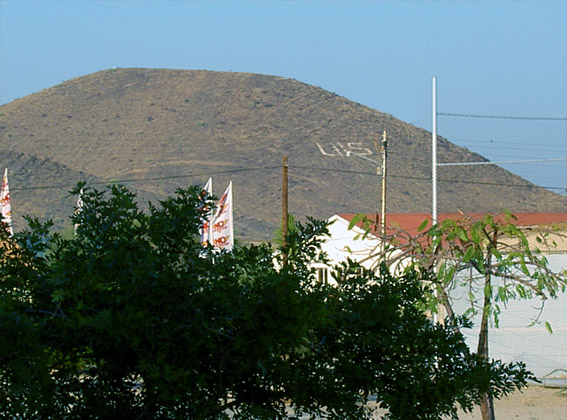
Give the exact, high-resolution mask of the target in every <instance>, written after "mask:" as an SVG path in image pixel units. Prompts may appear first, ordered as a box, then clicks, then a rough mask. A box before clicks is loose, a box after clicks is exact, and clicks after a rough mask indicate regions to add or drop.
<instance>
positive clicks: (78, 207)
mask: <svg viewBox="0 0 567 420" xmlns="http://www.w3.org/2000/svg"><path fill="white" fill-rule="evenodd" d="M82 211H83V189H82V188H81V190H80V191H79V196H78V197H77V203H76V204H75V214H79V213H80V212H82ZM78 227H79V224H78V223H75V233H77V228H78Z"/></svg>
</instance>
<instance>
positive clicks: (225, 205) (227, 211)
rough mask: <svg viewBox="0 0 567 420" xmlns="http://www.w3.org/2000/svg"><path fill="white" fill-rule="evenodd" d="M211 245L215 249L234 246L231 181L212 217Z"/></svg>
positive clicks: (227, 248)
mask: <svg viewBox="0 0 567 420" xmlns="http://www.w3.org/2000/svg"><path fill="white" fill-rule="evenodd" d="M212 231H213V246H214V248H215V249H216V250H223V249H226V250H228V251H231V250H232V248H233V247H234V232H233V219H232V182H230V183H229V184H228V188H227V189H226V191H225V192H224V194H223V195H222V197H221V199H220V200H219V203H218V207H217V214H216V215H215V218H214V219H213V224H212Z"/></svg>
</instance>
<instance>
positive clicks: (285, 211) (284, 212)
mask: <svg viewBox="0 0 567 420" xmlns="http://www.w3.org/2000/svg"><path fill="white" fill-rule="evenodd" d="M287 168H288V165H287V155H286V156H284V157H283V180H282V183H283V185H282V249H284V256H283V257H284V265H287V251H286V250H285V248H286V246H287V240H286V238H287V221H288V203H287Z"/></svg>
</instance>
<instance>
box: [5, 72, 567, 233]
mask: <svg viewBox="0 0 567 420" xmlns="http://www.w3.org/2000/svg"><path fill="white" fill-rule="evenodd" d="M383 131H386V132H387V138H388V184H387V210H388V211H389V212H396V213H402V212H428V211H430V209H431V181H430V179H431V134H430V133H429V132H427V131H426V130H424V129H421V128H418V127H415V126H412V125H410V124H406V123H404V122H402V121H400V120H397V119H396V118H394V117H393V116H391V115H388V114H384V113H381V112H379V111H377V110H374V109H370V108H368V107H366V106H363V105H361V104H358V103H355V102H352V101H349V100H348V99H346V98H343V97H340V96H337V95H335V94H333V93H331V92H328V91H325V90H323V89H320V88H318V87H314V86H310V85H307V84H304V83H301V82H298V81H296V80H290V79H283V78H280V77H274V76H265V75H259V74H244V73H225V72H210V71H191V70H159V69H111V70H106V71H101V72H97V73H94V74H90V75H87V76H84V77H79V78H76V79H72V80H69V81H66V82H64V83H61V84H60V85H57V86H54V87H51V88H49V89H45V90H43V91H41V92H38V93H35V94H32V95H29V96H27V97H24V98H22V99H18V100H15V101H13V102H11V103H9V104H6V105H3V106H1V107H0V142H1V144H2V150H0V158H1V161H0V162H1V164H2V166H6V167H8V168H9V171H10V189H11V192H12V210H13V213H14V216H15V220H14V223H15V228H16V230H18V229H21V228H22V227H23V224H24V223H23V221H22V219H21V216H22V215H23V214H30V215H32V216H36V217H39V218H41V219H45V218H52V219H54V220H55V222H56V224H57V226H59V227H65V226H70V221H69V220H68V216H69V215H70V214H71V211H72V206H73V203H74V201H75V198H74V197H71V196H70V195H69V193H68V191H69V190H70V189H71V188H72V186H73V185H75V184H76V182H78V181H80V180H86V181H87V182H89V183H91V184H92V185H95V186H97V187H100V186H101V184H104V183H105V182H116V181H122V182H124V183H125V184H126V185H127V186H129V187H130V188H133V189H135V190H136V191H137V192H138V194H139V196H140V197H141V200H142V201H144V202H146V201H148V200H154V201H155V200H157V199H159V198H163V197H164V196H165V195H166V194H170V193H172V192H173V191H174V190H175V188H176V187H179V186H185V185H188V184H202V183H204V182H205V181H206V180H207V179H208V177H209V176H212V177H213V186H214V192H215V194H216V195H221V194H222V192H223V190H224V189H225V188H226V185H227V184H228V182H229V181H230V180H232V181H233V191H234V200H235V217H236V234H237V236H239V237H240V238H241V239H242V240H264V239H270V238H271V237H272V233H273V231H274V230H275V229H276V228H277V227H278V225H279V220H280V217H281V182H282V170H281V165H282V158H283V156H284V155H287V156H288V160H289V165H290V167H289V175H290V187H289V197H290V204H289V208H290V211H291V212H292V213H294V214H296V215H298V216H300V217H304V216H307V215H309V216H314V217H317V218H327V217H329V216H331V215H332V214H336V213H352V212H358V211H361V212H372V211H377V210H379V208H380V196H381V192H380V177H379V176H378V175H377V174H376V166H377V165H376V164H375V163H374V162H372V161H370V160H368V159H372V160H376V161H378V160H380V155H379V152H378V148H377V145H376V141H378V143H379V142H380V140H381V137H382V133H383ZM378 147H379V144H378ZM347 152H350V153H347ZM357 155H358V156H357ZM360 156H362V157H360ZM438 156H439V158H438V159H439V161H440V162H443V161H446V162H456V161H479V160H483V158H482V157H481V156H479V155H476V154H473V153H471V152H470V151H468V150H466V149H463V148H460V147H458V146H456V145H454V144H452V143H450V142H449V141H447V140H445V139H440V141H439V145H438ZM438 177H439V181H440V182H439V193H438V198H439V211H440V212H449V211H455V210H457V209H460V210H463V211H498V210H500V209H502V208H504V207H505V208H508V209H510V210H512V211H565V210H566V209H567V206H566V204H567V200H566V199H565V198H564V197H561V196H559V195H556V194H554V193H552V192H549V191H547V190H545V189H542V188H539V187H536V186H534V185H532V184H530V183H528V182H527V181H525V180H523V179H521V178H519V177H517V176H515V175H513V174H511V173H509V172H507V171H505V170H503V169H501V168H498V167H492V166H485V165H482V166H471V167H466V166H462V167H444V168H440V169H439V174H438Z"/></svg>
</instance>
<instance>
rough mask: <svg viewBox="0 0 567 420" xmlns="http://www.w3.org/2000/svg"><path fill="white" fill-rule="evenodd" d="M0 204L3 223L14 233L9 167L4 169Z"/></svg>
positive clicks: (11, 233)
mask: <svg viewBox="0 0 567 420" xmlns="http://www.w3.org/2000/svg"><path fill="white" fill-rule="evenodd" d="M0 205H1V207H2V224H3V225H4V228H5V229H6V230H7V231H8V232H9V233H10V236H12V235H13V234H14V228H13V226H12V205H11V204H10V189H9V188H8V168H6V170H5V171H4V178H3V179H2V190H1V191H0Z"/></svg>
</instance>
